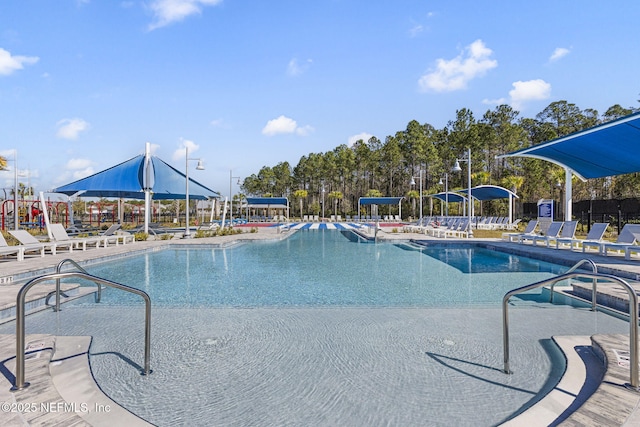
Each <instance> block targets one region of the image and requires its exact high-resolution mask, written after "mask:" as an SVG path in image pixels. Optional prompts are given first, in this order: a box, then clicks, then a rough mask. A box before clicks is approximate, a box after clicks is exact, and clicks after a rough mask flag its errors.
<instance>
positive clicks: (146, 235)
mask: <svg viewBox="0 0 640 427" xmlns="http://www.w3.org/2000/svg"><path fill="white" fill-rule="evenodd" d="M133 236H134V237H135V239H136V242H144V241H145V240H147V239H148V238H149V233H145V232H144V231H140V232H138V233H135V234H134V235H133Z"/></svg>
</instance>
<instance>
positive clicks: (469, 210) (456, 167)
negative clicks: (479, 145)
mask: <svg viewBox="0 0 640 427" xmlns="http://www.w3.org/2000/svg"><path fill="white" fill-rule="evenodd" d="M460 162H467V184H468V186H467V204H468V205H467V206H468V208H467V215H468V216H469V232H468V233H467V237H473V230H472V228H471V219H472V216H473V212H472V211H473V201H472V200H471V148H467V156H466V157H463V158H462V159H456V163H455V165H453V169H452V171H453V172H460V171H462V168H461V167H460Z"/></svg>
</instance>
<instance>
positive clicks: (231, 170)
mask: <svg viewBox="0 0 640 427" xmlns="http://www.w3.org/2000/svg"><path fill="white" fill-rule="evenodd" d="M234 178H237V180H238V185H240V177H239V176H233V169H229V227H232V226H233V195H232V194H231V192H232V190H231V184H232V181H233V179H234ZM223 226H224V224H223Z"/></svg>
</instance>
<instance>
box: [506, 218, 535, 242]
mask: <svg viewBox="0 0 640 427" xmlns="http://www.w3.org/2000/svg"><path fill="white" fill-rule="evenodd" d="M537 227H538V220H535V219H532V220H531V221H529V223H528V224H527V226H526V227H525V229H524V232H522V233H502V239H503V240H507V239H508V240H509V241H510V242H514V241H515V240H518V241H519V238H520V237H521V236H533V235H535V234H536V228H537Z"/></svg>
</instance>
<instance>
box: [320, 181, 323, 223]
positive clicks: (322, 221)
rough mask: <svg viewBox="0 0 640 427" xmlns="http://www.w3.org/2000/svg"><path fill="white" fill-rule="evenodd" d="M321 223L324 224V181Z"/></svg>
mask: <svg viewBox="0 0 640 427" xmlns="http://www.w3.org/2000/svg"><path fill="white" fill-rule="evenodd" d="M320 222H324V181H323V182H322V219H321V221H320Z"/></svg>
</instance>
